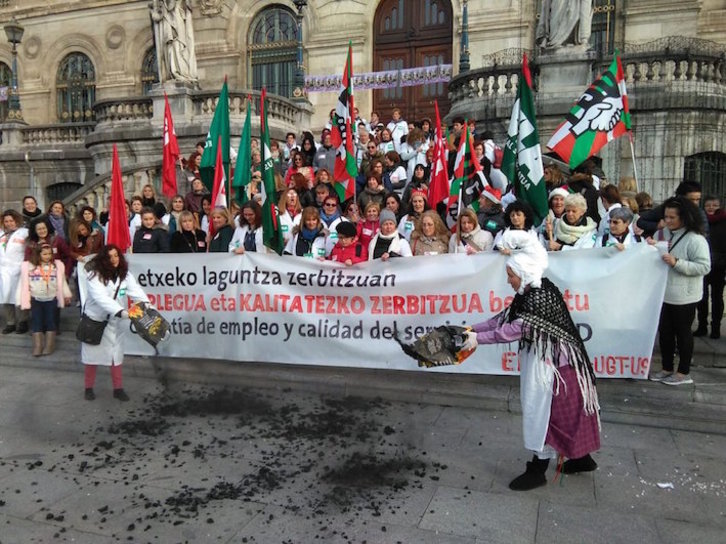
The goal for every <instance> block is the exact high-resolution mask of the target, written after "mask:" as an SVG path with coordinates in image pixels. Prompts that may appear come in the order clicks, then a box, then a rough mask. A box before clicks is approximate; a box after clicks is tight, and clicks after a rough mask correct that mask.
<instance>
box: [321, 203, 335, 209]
mask: <svg viewBox="0 0 726 544" xmlns="http://www.w3.org/2000/svg"><path fill="white" fill-rule="evenodd" d="M323 206H325V207H326V208H334V207H335V206H337V204H336V203H335V202H326V203H325V204H323Z"/></svg>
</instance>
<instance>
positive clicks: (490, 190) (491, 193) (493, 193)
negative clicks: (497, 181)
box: [481, 185, 502, 204]
mask: <svg viewBox="0 0 726 544" xmlns="http://www.w3.org/2000/svg"><path fill="white" fill-rule="evenodd" d="M481 195H482V196H483V197H486V198H487V199H488V200H490V201H491V202H493V203H494V204H501V203H502V191H501V190H500V189H495V188H494V187H492V186H490V185H487V186H486V187H484V190H483V191H482V193H481Z"/></svg>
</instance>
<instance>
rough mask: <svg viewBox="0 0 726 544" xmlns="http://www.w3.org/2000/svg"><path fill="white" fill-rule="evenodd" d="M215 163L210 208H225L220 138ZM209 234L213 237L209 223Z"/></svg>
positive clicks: (225, 192) (211, 226)
mask: <svg viewBox="0 0 726 544" xmlns="http://www.w3.org/2000/svg"><path fill="white" fill-rule="evenodd" d="M218 142H219V145H218V146H217V161H216V163H215V165H214V188H213V189H212V199H213V200H212V208H226V207H227V191H226V189H225V185H226V183H225V182H226V180H225V179H224V164H223V162H222V137H221V136H220V137H219V139H218ZM209 234H211V235H212V236H214V224H213V223H212V221H210V222H209Z"/></svg>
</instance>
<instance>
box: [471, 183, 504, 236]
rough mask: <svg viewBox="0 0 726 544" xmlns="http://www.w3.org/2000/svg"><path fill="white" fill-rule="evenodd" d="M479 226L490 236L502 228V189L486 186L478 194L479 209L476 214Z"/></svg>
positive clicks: (495, 234)
mask: <svg viewBox="0 0 726 544" xmlns="http://www.w3.org/2000/svg"><path fill="white" fill-rule="evenodd" d="M476 218H477V220H478V221H479V226H480V227H481V229H482V230H484V231H486V232H488V233H489V234H491V235H492V237H495V238H496V236H497V234H499V233H500V232H501V231H503V230H504V228H505V226H506V224H505V222H504V209H503V208H502V191H500V190H499V189H495V188H494V187H490V186H488V185H487V186H486V187H484V190H483V191H482V192H481V194H480V195H479V211H478V212H477V214H476Z"/></svg>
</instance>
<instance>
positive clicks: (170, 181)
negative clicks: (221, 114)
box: [161, 93, 179, 198]
mask: <svg viewBox="0 0 726 544" xmlns="http://www.w3.org/2000/svg"><path fill="white" fill-rule="evenodd" d="M162 136H163V144H164V147H163V150H162V159H161V182H162V188H161V190H162V192H163V193H164V195H165V196H167V197H169V198H172V197H173V196H174V195H176V194H177V192H178V191H177V188H176V163H177V162H178V161H179V143H178V142H177V139H176V132H175V131H174V121H173V120H172V118H171V108H169V99H168V98H167V97H166V93H164V130H163V133H162Z"/></svg>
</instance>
